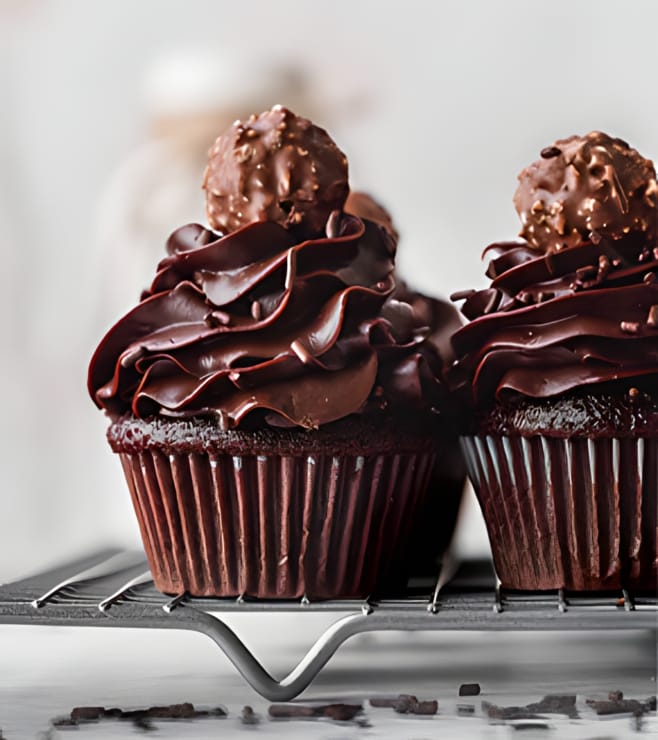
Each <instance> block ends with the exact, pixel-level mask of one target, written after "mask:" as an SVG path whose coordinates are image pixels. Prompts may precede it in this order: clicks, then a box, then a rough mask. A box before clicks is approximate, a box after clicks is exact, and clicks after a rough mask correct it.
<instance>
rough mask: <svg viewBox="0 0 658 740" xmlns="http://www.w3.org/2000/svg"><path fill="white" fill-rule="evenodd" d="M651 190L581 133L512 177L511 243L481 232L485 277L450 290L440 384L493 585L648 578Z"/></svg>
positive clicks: (652, 571)
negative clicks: (451, 399) (454, 420)
mask: <svg viewBox="0 0 658 740" xmlns="http://www.w3.org/2000/svg"><path fill="white" fill-rule="evenodd" d="M657 198H658V187H657V186H656V173H655V170H654V167H653V164H652V163H651V162H650V161H649V160H646V159H644V158H643V157H641V156H640V155H639V154H638V152H636V151H635V150H634V149H632V148H630V147H629V146H628V144H626V142H624V141H622V140H620V139H613V138H611V137H609V136H607V135H606V134H603V133H599V132H592V133H590V134H587V135H586V136H584V137H571V138H569V139H565V140H562V141H557V142H556V143H555V144H554V145H553V146H550V147H547V148H545V149H543V150H542V152H541V159H540V160H539V161H538V162H536V163H534V164H533V165H531V166H530V167H529V168H527V169H526V170H524V171H523V172H522V173H521V174H520V175H519V187H518V190H517V192H516V195H515V198H514V202H515V205H516V208H517V211H518V212H519V215H520V217H521V220H522V222H523V229H522V231H521V236H522V237H524V238H525V240H526V241H523V242H505V243H499V244H493V245H491V246H490V247H488V248H487V249H486V250H485V255H486V256H487V257H489V259H490V261H489V267H488V270H487V276H488V277H489V278H490V279H491V285H490V286H489V287H488V288H486V289H484V290H479V291H468V292H465V293H461V294H457V295H455V296H453V297H454V298H455V299H462V300H464V303H463V307H462V311H463V313H464V314H465V316H466V317H467V318H468V319H470V323H468V324H467V325H466V326H464V327H463V328H462V329H460V330H459V331H457V332H456V333H455V335H454V336H453V346H454V349H455V352H456V355H457V361H456V362H455V364H454V366H453V367H452V368H451V370H450V382H451V385H452V387H453V389H454V390H455V392H456V393H458V394H460V396H461V400H462V402H463V404H464V405H465V406H466V407H467V408H468V409H469V411H470V413H468V414H466V415H465V419H466V423H465V425H464V427H463V429H462V431H463V435H464V436H463V438H462V446H463V449H464V452H465V454H466V459H467V465H468V470H469V475H470V478H471V480H472V482H473V485H474V487H475V490H476V493H477V495H478V498H479V500H480V504H481V506H482V510H483V513H484V518H485V521H486V524H487V529H488V532H489V537H490V540H491V545H492V550H493V556H494V561H495V565H496V570H497V572H498V576H499V578H500V580H501V582H502V584H503V586H505V587H508V588H513V589H533V590H534V589H538V590H543V589H557V588H565V589H570V590H576V591H592V590H609V589H618V588H620V587H628V588H631V589H636V590H652V591H655V589H656V584H657V577H658V570H657V547H656V541H657V528H656V527H657V522H658V519H657V508H656V500H657V495H656V493H657V491H658V245H657V244H656V234H657V233H658V212H657V209H656V201H657Z"/></svg>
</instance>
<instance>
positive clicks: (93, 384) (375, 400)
mask: <svg viewBox="0 0 658 740" xmlns="http://www.w3.org/2000/svg"><path fill="white" fill-rule="evenodd" d="M395 247H396V243H395V240H394V238H393V236H392V234H391V232H390V231H389V230H388V229H385V228H383V227H382V226H381V225H378V224H376V223H374V222H372V221H368V220H366V219H361V218H359V217H357V216H354V215H350V214H348V213H346V212H345V211H342V210H341V211H334V212H333V213H332V214H331V215H330V217H329V219H328V221H327V224H326V227H325V230H324V233H321V234H319V235H317V236H316V238H312V239H305V240H304V241H299V240H298V239H296V238H295V236H294V232H292V231H290V230H288V229H286V228H285V227H284V226H282V225H280V224H278V223H275V222H273V221H258V222H254V223H250V224H248V225H246V226H244V227H242V228H239V229H238V230H236V231H233V232H231V233H229V234H226V235H224V236H222V235H220V234H217V233H214V232H213V231H210V230H208V229H206V228H203V227H202V226H200V225H196V224H192V225H188V226H185V227H183V228H181V229H179V230H178V231H176V232H174V234H173V235H172V236H171V237H170V239H169V242H168V244H167V252H168V256H167V257H166V258H165V259H164V260H163V261H162V262H161V263H160V265H159V267H158V271H157V274H156V276H155V279H154V281H153V283H152V285H151V287H150V288H149V290H148V291H146V292H145V294H144V295H143V296H142V300H141V302H140V303H139V304H138V305H137V306H136V307H135V308H134V309H133V310H132V311H130V312H129V313H128V314H127V315H126V316H124V317H123V318H122V319H121V320H120V321H119V322H118V323H117V324H116V325H115V326H114V327H113V328H112V329H110V331H109V332H108V333H107V335H106V336H105V337H104V339H103V340H102V341H101V343H100V345H99V347H98V349H97V350H96V353H95V354H94V356H93V358H92V361H91V365H90V369H89V391H90V394H91V396H92V398H93V399H94V401H95V402H96V404H97V405H98V406H99V407H101V408H104V409H106V410H107V411H108V412H109V413H110V414H111V415H118V414H121V413H124V412H127V411H129V412H132V413H133V414H134V415H136V416H138V417H147V416H152V415H162V416H167V417H183V418H185V417H192V416H195V417H196V416H202V417H216V418H217V419H218V420H219V423H220V425H221V427H222V428H224V429H231V428H235V427H241V428H244V427H245V425H246V426H248V425H249V424H250V423H256V424H261V423H263V422H264V423H265V424H269V425H271V426H275V427H276V426H298V427H303V428H308V429H313V428H317V427H320V426H322V425H324V424H327V423H329V422H332V421H335V420H338V419H342V418H345V417H347V416H349V415H351V414H359V413H363V412H368V411H375V412H376V411H379V410H382V409H383V410H385V411H386V412H387V413H388V412H391V411H395V409H400V413H402V414H410V413H412V412H413V411H414V410H424V411H427V412H429V411H430V410H431V409H434V408H436V407H438V406H439V405H440V403H441V399H442V394H443V386H442V384H441V383H440V381H439V376H440V372H441V360H440V358H439V354H438V352H437V350H436V349H435V348H434V347H433V346H432V344H430V343H429V342H427V341H426V336H427V335H428V334H429V332H430V327H428V326H427V325H426V321H424V317H423V316H422V315H421V313H419V311H418V310H417V309H416V308H414V306H412V305H411V303H409V302H406V301H404V300H398V299H397V298H396V297H395V296H393V293H394V290H395V287H396V286H395V280H394V276H393V270H394V255H395Z"/></svg>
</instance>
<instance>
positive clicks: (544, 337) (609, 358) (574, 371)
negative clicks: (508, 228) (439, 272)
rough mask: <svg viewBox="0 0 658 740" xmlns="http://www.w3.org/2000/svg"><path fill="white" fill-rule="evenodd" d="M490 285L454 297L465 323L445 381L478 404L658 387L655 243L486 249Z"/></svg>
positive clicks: (634, 240)
mask: <svg viewBox="0 0 658 740" xmlns="http://www.w3.org/2000/svg"><path fill="white" fill-rule="evenodd" d="M485 254H489V255H491V256H492V257H493V258H492V259H491V261H490V263H489V268H488V270H487V275H488V277H490V278H491V280H492V282H491V285H490V287H489V288H486V289H484V290H479V291H466V292H463V293H457V294H454V295H453V299H454V300H460V299H463V300H464V304H463V306H462V312H463V313H464V314H465V316H466V317H467V318H469V319H471V321H470V323H469V324H467V325H466V326H464V327H463V328H461V329H460V330H459V331H457V332H456V333H455V334H454V335H453V338H452V343H453V348H454V350H455V353H456V356H457V361H456V362H455V363H454V365H453V367H452V368H451V370H450V373H449V377H450V385H451V387H452V388H453V389H455V390H456V391H458V392H461V393H462V394H463V395H464V396H465V397H466V399H468V402H469V403H472V404H475V405H476V406H478V407H481V406H482V405H488V404H491V403H493V402H494V401H496V400H497V401H504V400H505V399H506V398H507V397H508V396H510V395H514V394H520V395H521V396H526V397H530V398H548V397H554V396H557V395H559V394H562V393H564V392H567V391H570V390H573V389H577V388H582V387H583V386H587V387H592V386H595V385H597V384H609V383H613V384H614V383H625V384H626V386H628V385H629V381H632V383H638V384H642V383H644V384H649V385H650V386H652V387H654V388H655V387H657V386H658V249H657V248H656V244H655V242H654V241H652V242H647V241H645V239H644V238H643V235H638V234H629V235H628V237H626V238H622V239H606V238H601V237H600V236H597V235H596V234H594V235H593V239H592V241H589V242H586V243H584V244H581V245H580V246H578V247H574V248H571V249H565V250H562V251H560V252H555V253H549V254H545V255H541V256H538V255H537V250H536V249H532V248H531V247H530V246H529V245H528V244H525V243H516V242H506V243H499V244H493V245H491V246H490V247H488V248H487V249H486V250H485Z"/></svg>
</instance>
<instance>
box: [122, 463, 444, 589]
mask: <svg viewBox="0 0 658 740" xmlns="http://www.w3.org/2000/svg"><path fill="white" fill-rule="evenodd" d="M120 457H121V461H122V464H123V468H124V472H125V475H126V478H127V481H128V484H129V488H130V491H131V495H132V499H133V504H134V507H135V511H136V514H137V518H138V520H139V526H140V530H141V534H142V539H143V542H144V547H145V550H146V555H147V558H148V561H149V565H150V567H151V572H152V575H153V579H154V582H155V585H156V587H157V588H158V589H160V590H161V591H163V592H165V593H171V594H180V593H183V592H187V593H189V594H192V595H198V596H201V595H206V596H240V595H245V596H252V597H259V598H299V597H302V596H304V595H305V596H307V597H308V598H309V599H330V598H337V597H342V598H361V597H365V596H367V595H369V594H370V593H371V592H372V591H373V590H374V589H375V588H376V587H377V585H378V583H379V581H380V579H381V578H382V577H384V576H385V574H386V571H387V568H388V567H389V566H390V564H391V561H392V560H393V559H395V558H396V557H398V556H399V554H400V552H401V551H402V549H403V547H404V544H405V541H406V539H407V538H408V536H409V531H410V529H411V525H412V521H413V515H414V511H415V510H417V507H418V505H419V503H420V500H421V498H422V496H423V495H424V494H425V491H426V488H427V483H428V478H429V476H430V474H431V469H432V465H433V462H434V457H435V456H434V455H433V454H429V453H422V454H401V455H385V456H384V455H372V456H340V457H332V456H324V455H310V456H306V457H292V456H291V457H285V456H281V457H277V456H265V455H249V456H230V455H214V456H213V455H208V454H197V453H193V454H174V455H166V454H164V453H162V452H160V451H154V450H148V451H143V452H140V453H137V454H129V453H121V454H120Z"/></svg>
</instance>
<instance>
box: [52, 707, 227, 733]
mask: <svg viewBox="0 0 658 740" xmlns="http://www.w3.org/2000/svg"><path fill="white" fill-rule="evenodd" d="M226 716H227V711H226V709H225V708H224V707H215V708H214V709H212V710H206V709H195V707H194V705H193V704H191V703H190V702H183V703H181V704H167V705H164V706H153V707H149V708H148V709H119V708H118V707H110V708H107V709H106V708H105V707H92V706H89V707H85V706H83V707H74V708H73V709H72V710H71V712H70V714H69V716H68V717H58V718H55V719H53V720H51V725H52V726H53V727H77V726H78V725H80V724H85V723H88V722H99V721H101V720H106V719H114V720H122V721H132V722H133V724H134V725H135V727H138V728H139V729H142V730H153V729H155V728H154V726H153V720H156V719H173V720H190V719H199V718H203V717H226Z"/></svg>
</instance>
